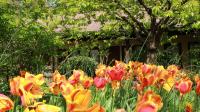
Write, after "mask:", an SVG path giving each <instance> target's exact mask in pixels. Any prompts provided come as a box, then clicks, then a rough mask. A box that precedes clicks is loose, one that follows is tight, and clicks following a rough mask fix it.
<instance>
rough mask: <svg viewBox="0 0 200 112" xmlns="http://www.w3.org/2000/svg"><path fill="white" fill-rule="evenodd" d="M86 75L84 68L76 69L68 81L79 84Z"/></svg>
mask: <svg viewBox="0 0 200 112" xmlns="http://www.w3.org/2000/svg"><path fill="white" fill-rule="evenodd" d="M83 76H84V72H83V71H82V70H74V71H73V74H72V76H71V77H69V79H68V81H69V82H70V83H71V84H72V85H75V84H78V83H79V81H80V79H82V78H83Z"/></svg>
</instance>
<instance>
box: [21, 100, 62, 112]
mask: <svg viewBox="0 0 200 112" xmlns="http://www.w3.org/2000/svg"><path fill="white" fill-rule="evenodd" d="M24 112H60V108H59V107H57V106H53V105H47V104H44V103H43V102H35V103H34V105H31V106H28V107H27V108H26V109H25V110H24Z"/></svg>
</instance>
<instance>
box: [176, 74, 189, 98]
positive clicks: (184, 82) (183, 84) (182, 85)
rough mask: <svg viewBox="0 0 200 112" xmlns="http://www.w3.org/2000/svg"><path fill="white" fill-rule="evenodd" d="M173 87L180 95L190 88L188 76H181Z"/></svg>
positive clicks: (187, 91)
mask: <svg viewBox="0 0 200 112" xmlns="http://www.w3.org/2000/svg"><path fill="white" fill-rule="evenodd" d="M175 87H176V89H178V90H179V92H180V94H181V95H184V94H186V93H189V92H190V91H191V90H192V81H191V80H190V79H189V78H188V77H185V78H182V79H180V80H179V81H178V82H176V84H175Z"/></svg>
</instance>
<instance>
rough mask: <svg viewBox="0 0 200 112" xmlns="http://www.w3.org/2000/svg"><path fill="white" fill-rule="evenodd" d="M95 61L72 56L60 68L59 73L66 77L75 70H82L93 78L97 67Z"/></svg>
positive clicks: (84, 57)
mask: <svg viewBox="0 0 200 112" xmlns="http://www.w3.org/2000/svg"><path fill="white" fill-rule="evenodd" d="M97 64H98V63H97V62H96V61H95V59H93V58H90V57H86V56H73V57H70V58H69V59H68V60H67V61H66V63H64V64H63V66H62V67H61V71H63V73H64V74H66V75H67V76H70V75H71V74H72V71H73V70H75V69H81V70H84V71H85V72H86V73H87V74H88V75H89V76H94V74H95V73H94V71H95V69H96V66H97Z"/></svg>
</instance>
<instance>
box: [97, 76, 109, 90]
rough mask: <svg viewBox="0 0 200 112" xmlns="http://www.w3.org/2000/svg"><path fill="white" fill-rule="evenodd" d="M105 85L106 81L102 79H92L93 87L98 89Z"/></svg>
mask: <svg viewBox="0 0 200 112" xmlns="http://www.w3.org/2000/svg"><path fill="white" fill-rule="evenodd" d="M106 83H107V80H106V79H105V78H103V77H95V78H94V85H95V86H96V87H97V88H99V89H102V88H104V87H105V85H106Z"/></svg>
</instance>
